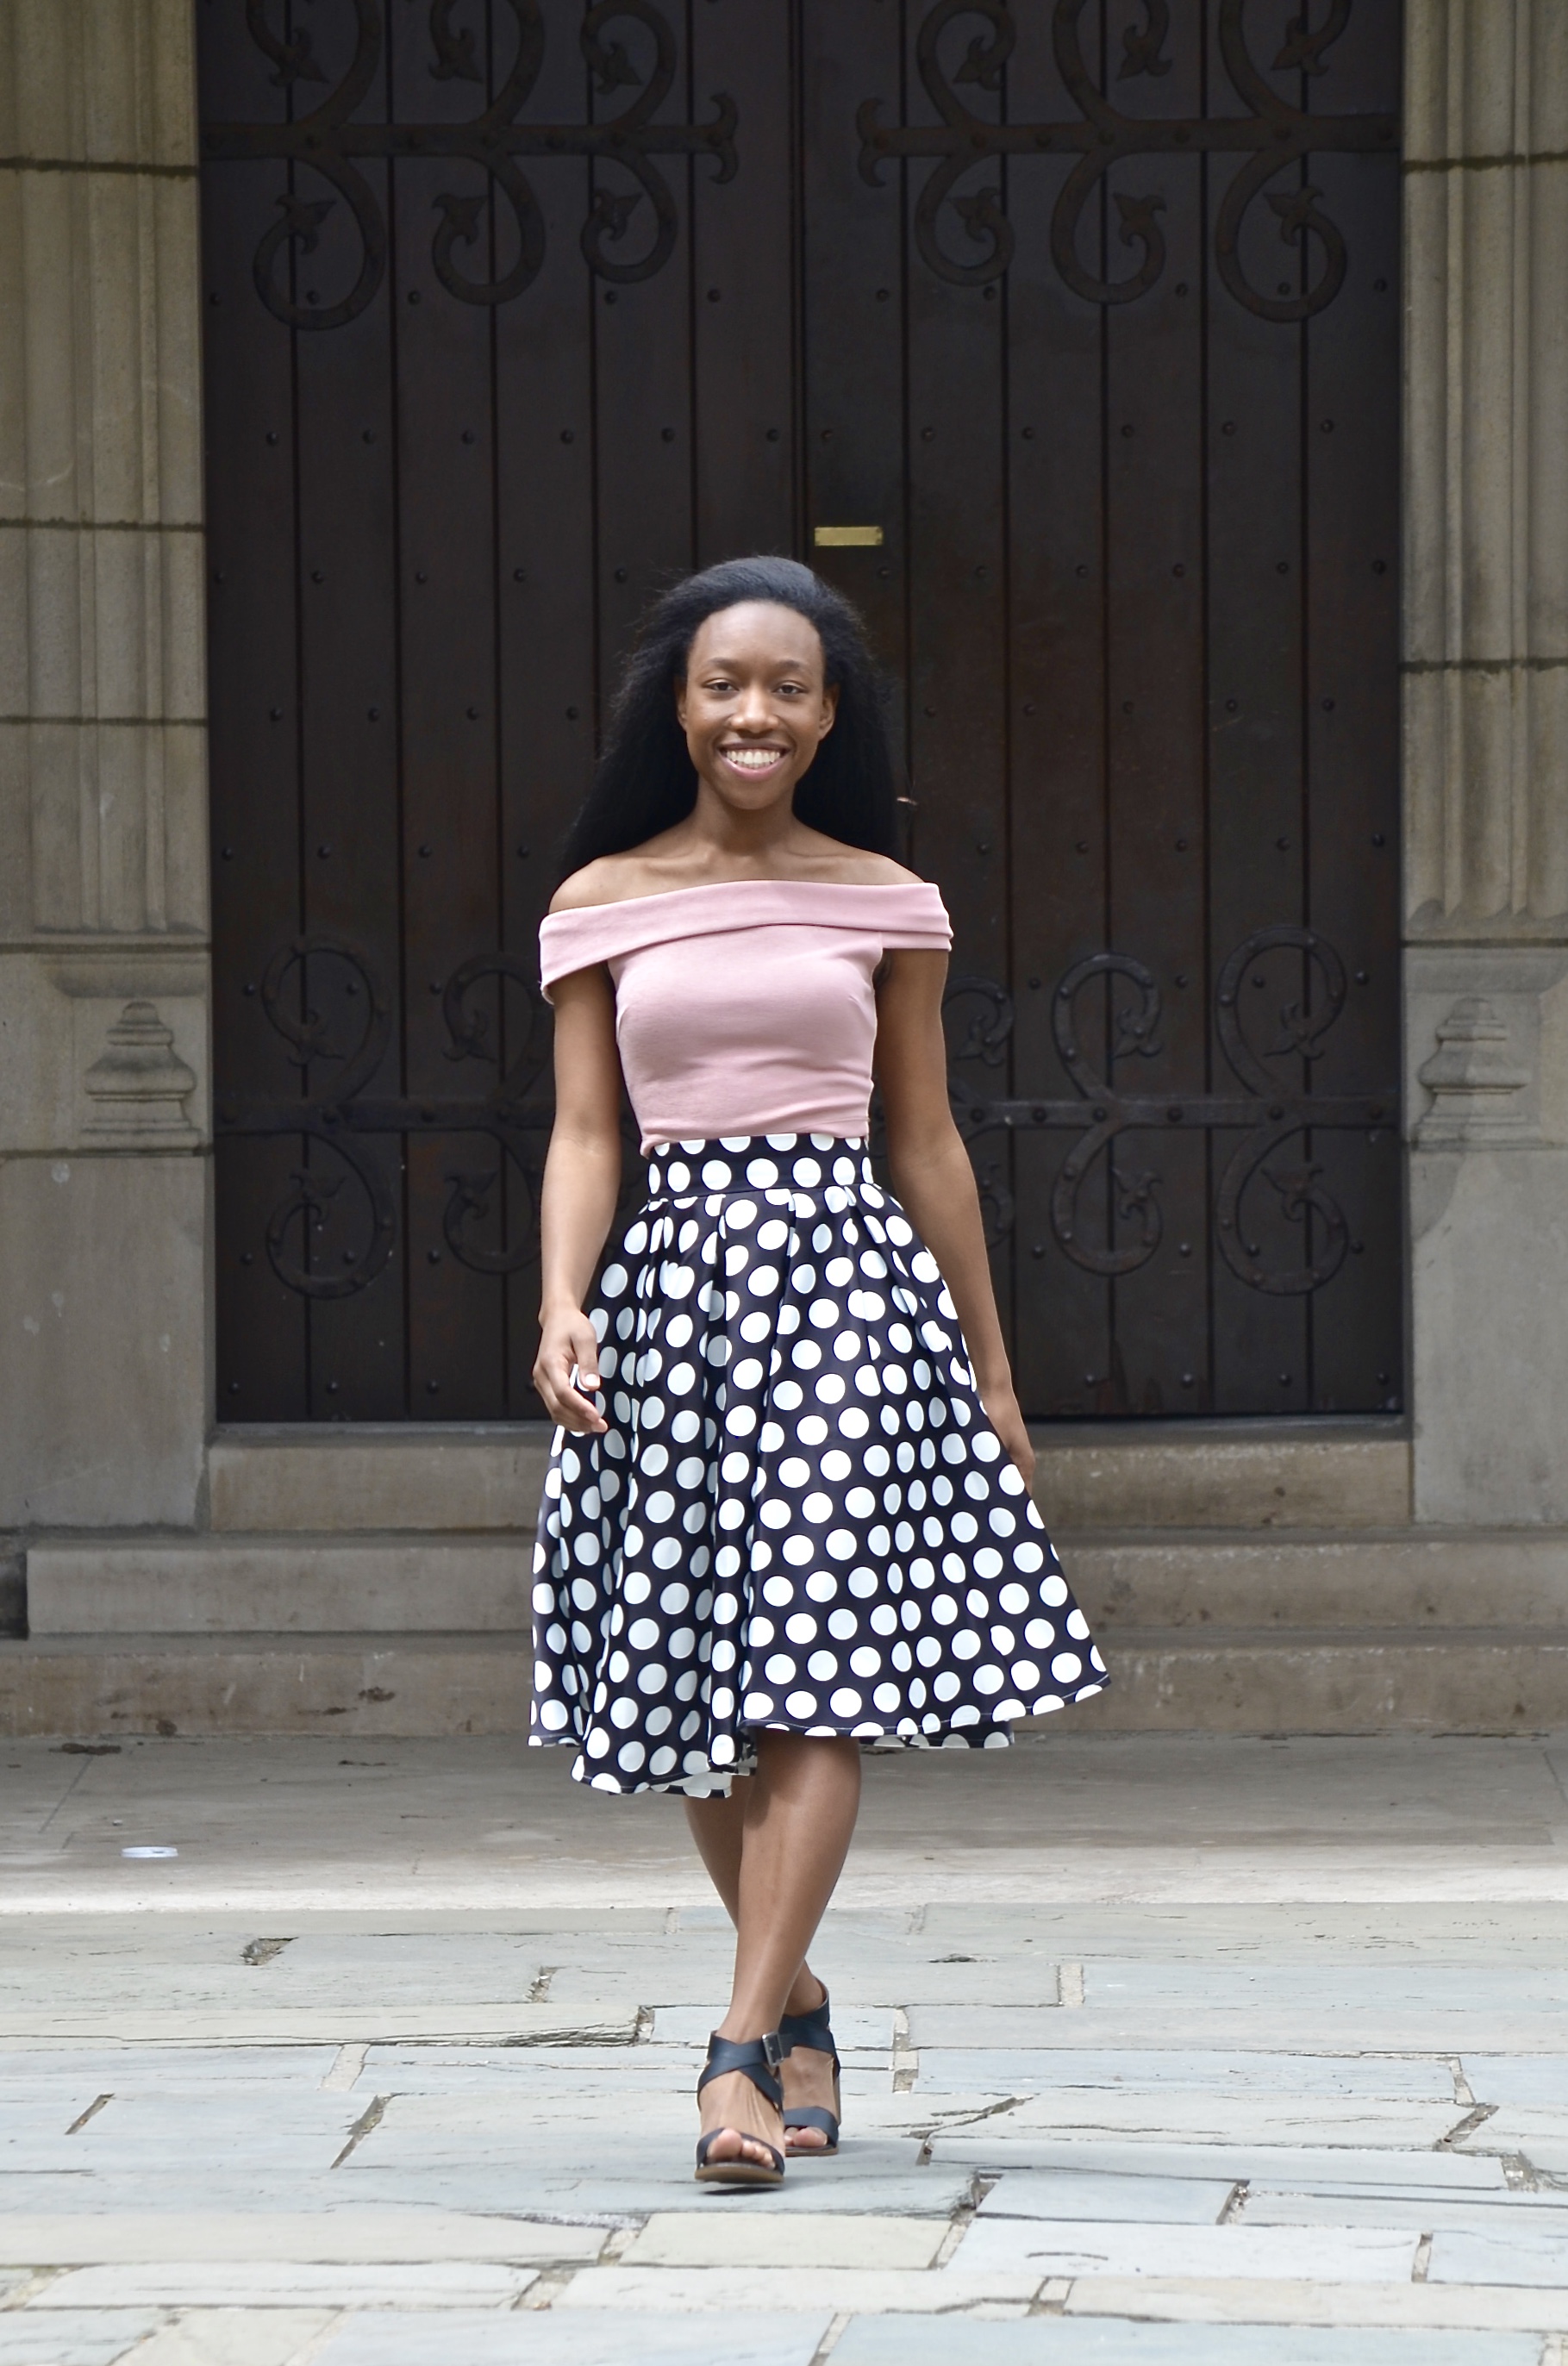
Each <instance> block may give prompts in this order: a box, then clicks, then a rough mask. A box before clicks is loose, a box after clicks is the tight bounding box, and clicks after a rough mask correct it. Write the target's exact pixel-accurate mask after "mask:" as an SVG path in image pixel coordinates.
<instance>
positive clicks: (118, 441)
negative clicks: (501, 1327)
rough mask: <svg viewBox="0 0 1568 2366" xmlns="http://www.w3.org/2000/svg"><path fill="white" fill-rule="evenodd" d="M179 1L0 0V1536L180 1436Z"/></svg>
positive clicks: (194, 583)
mask: <svg viewBox="0 0 1568 2366" xmlns="http://www.w3.org/2000/svg"><path fill="white" fill-rule="evenodd" d="M193 30H194V9H193V7H192V5H191V0H0V319H3V320H4V321H5V322H6V345H7V350H6V356H5V361H4V364H3V365H0V1528H13V1529H14V1528H17V1527H39V1526H49V1527H54V1526H60V1525H74V1524H92V1525H105V1526H115V1527H123V1526H137V1525H142V1524H146V1523H151V1522H159V1523H164V1522H175V1523H185V1522H189V1521H190V1520H191V1519H192V1518H193V1516H194V1515H195V1511H196V1506H197V1492H198V1488H199V1484H200V1476H201V1469H202V1455H203V1444H204V1437H205V1432H206V1425H207V1407H208V1392H209V1383H208V1369H209V1353H208V1344H207V1334H208V1314H207V1299H208V1290H207V1261H208V1251H207V1222H206V1201H207V1174H208V1162H207V1158H206V1155H205V1154H206V1151H207V1146H208V1140H209V1134H208V1113H207V1092H208V1087H207V1078H208V1074H209V1059H208V959H207V936H206V925H207V854H206V837H207V785H206V732H205V724H204V682H203V674H204V655H203V619H202V572H203V569H202V539H201V438H200V368H199V348H200V338H199V330H200V303H199V281H198V270H199V265H198V257H197V180H196V153H197V149H196V103H195V76H194V60H193V52H192V41H193Z"/></svg>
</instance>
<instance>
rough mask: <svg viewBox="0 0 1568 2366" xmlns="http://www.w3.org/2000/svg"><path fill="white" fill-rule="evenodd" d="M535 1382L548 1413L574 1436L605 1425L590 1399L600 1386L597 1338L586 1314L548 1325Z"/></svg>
mask: <svg viewBox="0 0 1568 2366" xmlns="http://www.w3.org/2000/svg"><path fill="white" fill-rule="evenodd" d="M534 1386H535V1387H536V1389H537V1390H538V1391H539V1394H540V1396H541V1397H542V1398H543V1400H544V1403H545V1410H546V1411H547V1413H548V1414H550V1416H551V1418H552V1419H553V1420H555V1421H558V1422H559V1424H560V1425H561V1427H562V1428H563V1429H566V1430H570V1432H571V1434H572V1436H573V1437H584V1436H588V1437H595V1436H599V1435H602V1434H603V1432H604V1431H605V1430H606V1429H608V1427H609V1423H608V1422H607V1421H606V1420H605V1418H604V1414H602V1413H601V1412H600V1410H599V1408H598V1406H597V1405H596V1404H594V1403H593V1402H592V1397H593V1395H594V1394H595V1393H597V1391H598V1389H599V1386H600V1372H599V1341H598V1337H597V1335H596V1334H595V1332H594V1329H593V1325H592V1324H591V1323H590V1322H589V1321H588V1320H587V1318H586V1317H585V1316H581V1315H580V1316H579V1317H578V1318H577V1320H576V1321H575V1322H573V1323H570V1324H565V1325H562V1326H561V1327H560V1328H559V1329H557V1328H556V1326H555V1325H554V1324H551V1325H550V1326H548V1328H547V1334H546V1336H545V1338H544V1340H543V1342H542V1343H541V1345H540V1348H539V1356H538V1360H537V1362H536V1364H535V1366H534Z"/></svg>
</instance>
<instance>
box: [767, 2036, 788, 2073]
mask: <svg viewBox="0 0 1568 2366" xmlns="http://www.w3.org/2000/svg"><path fill="white" fill-rule="evenodd" d="M762 2058H763V2060H764V2061H765V2062H766V2063H767V2066H768V2067H769V2069H770V2070H776V2069H778V2067H780V2065H781V2064H782V2062H783V2061H784V2042H783V2040H782V2039H781V2038H780V2036H779V2034H778V2031H777V2030H776V2029H770V2030H769V2031H767V2032H766V2034H764V2036H763V2038H762Z"/></svg>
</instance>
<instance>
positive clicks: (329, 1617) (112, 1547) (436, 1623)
mask: <svg viewBox="0 0 1568 2366" xmlns="http://www.w3.org/2000/svg"><path fill="white" fill-rule="evenodd" d="M532 1554H533V1538H532V1529H531V1526H530V1528H529V1529H528V1530H527V1531H525V1532H524V1533H521V1534H513V1535H505V1536H491V1537H479V1536H457V1537H434V1536H419V1535H415V1536H412V1537H411V1536H409V1535H407V1534H402V1535H391V1536H375V1535H369V1536H367V1535H364V1534H361V1535H357V1536H354V1537H344V1536H336V1537H333V1536H325V1537H321V1536H308V1535H299V1536H286V1537H278V1536H276V1535H275V1536H260V1537H246V1536H189V1535H175V1536H157V1535H146V1534H142V1535H138V1536H134V1537H123V1538H103V1537H95V1538H92V1539H90V1540H88V1539H85V1538H78V1539H75V1540H67V1539H64V1538H54V1539H51V1540H49V1541H47V1542H45V1543H41V1544H35V1545H33V1546H31V1547H29V1549H28V1556H27V1571H28V1632H29V1633H30V1634H32V1635H33V1636H35V1637H40V1638H41V1637H48V1636H66V1635H100V1636H101V1635H146V1634H165V1635H234V1636H240V1635H249V1634H256V1633H262V1634H310V1633H316V1632H325V1633H329V1634H338V1635H344V1634H355V1633H358V1634H364V1635H366V1636H373V1635H377V1634H381V1633H393V1634H409V1633H413V1632H416V1631H418V1630H420V1629H423V1628H430V1629H439V1630H443V1631H446V1632H452V1631H455V1630H462V1631H466V1632H470V1633H472V1634H473V1635H474V1636H475V1638H476V1645H477V1641H478V1638H479V1636H480V1635H481V1634H484V1633H490V1632H497V1631H501V1632H504V1631H507V1630H516V1629H520V1628H525V1627H526V1626H527V1624H528V1620H529V1616H530V1612H529V1576H530V1569H531V1562H532Z"/></svg>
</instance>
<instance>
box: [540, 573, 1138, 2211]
mask: <svg viewBox="0 0 1568 2366" xmlns="http://www.w3.org/2000/svg"><path fill="white" fill-rule="evenodd" d="M893 820H894V795H893V783H892V769H891V765H890V763H889V760H888V755H887V749H886V740H885V738H884V737H883V732H882V726H881V717H880V711H879V708H878V704H877V695H876V685H875V682H874V676H873V673H872V670H871V666H870V664H869V661H868V659H867V658H866V656H865V652H864V649H863V644H862V641H861V637H860V632H859V627H858V625H857V622H856V619H855V617H854V615H853V614H852V611H851V610H850V609H849V608H848V606H847V605H846V603H844V602H843V601H841V600H840V599H839V598H838V597H837V595H836V594H834V593H833V592H831V591H829V590H828V589H827V587H826V586H825V585H823V584H822V583H820V582H819V581H818V579H817V578H816V577H815V576H814V575H812V574H811V573H810V571H809V570H808V569H806V568H804V567H800V566H798V565H796V564H795V562H793V561H791V560H785V559H748V560H740V561H737V562H733V563H731V564H730V565H728V566H726V567H721V568H715V569H710V570H708V572H707V573H706V574H704V575H699V576H694V577H692V578H691V579H690V580H688V581H687V582H685V583H683V584H682V585H680V586H678V587H677V589H676V590H675V591H672V592H671V594H669V596H668V597H667V598H666V599H665V600H664V601H663V602H662V603H660V606H659V607H658V608H657V609H656V610H655V611H654V614H653V615H652V617H651V619H650V620H649V626H648V629H647V631H646V632H645V634H644V637H643V639H642V641H641V643H640V644H639V647H638V649H637V655H636V657H635V658H634V659H633V662H632V665H631V667H630V669H629V670H628V674H627V679H626V684H625V686H624V688H623V691H622V693H621V697H620V700H619V702H618V704H617V707H616V712H615V725H614V729H613V733H612V737H611V741H610V745H609V747H608V749H607V750H606V754H605V758H604V764H603V765H602V767H601V770H600V773H599V776H598V779H597V782H596V783H595V786H594V790H593V794H592V797H591V798H590V800H589V802H588V804H587V806H585V808H584V811H583V813H582V815H581V817H580V819H579V821H578V824H577V827H576V829H575V831H574V833H573V836H572V839H571V841H570V856H569V859H570V862H571V865H572V867H571V870H570V875H569V876H568V877H567V878H566V879H565V880H564V881H563V882H562V884H561V885H560V887H559V888H558V891H557V893H556V896H555V899H554V902H553V903H552V906H551V908H550V913H549V916H548V917H547V918H546V920H545V922H544V924H543V927H542V929H541V930H540V950H541V960H542V972H543V980H544V987H545V991H546V993H547V995H548V996H549V997H550V999H551V1000H552V1001H553V1003H554V1004H555V1007H556V1080H557V1095H556V1109H557V1116H556V1124H555V1131H554V1133H553V1134H552V1136H551V1141H550V1150H549V1157H548V1161H547V1166H546V1172H545V1188H544V1197H543V1207H542V1230H543V1280H544V1295H543V1303H542V1306H541V1311H540V1326H541V1333H542V1337H541V1343H540V1348H539V1357H538V1361H537V1364H536V1368H535V1381H536V1386H537V1388H538V1391H539V1393H540V1395H541V1397H542V1398H543V1399H544V1402H545V1403H546V1405H547V1408H548V1410H549V1411H550V1413H551V1414H553V1415H554V1417H555V1418H556V1420H557V1421H558V1423H559V1425H560V1428H559V1430H558V1434H557V1439H556V1448H555V1452H554V1456H553V1458H552V1463H551V1469H550V1473H549V1478H548V1482H547V1493H546V1501H545V1505H544V1510H543V1514H542V1516H541V1519H540V1523H539V1542H538V1546H537V1549H536V1563H535V1577H536V1583H535V1594H534V1608H535V1670H536V1673H535V1720H534V1722H535V1731H534V1739H535V1740H536V1741H539V1742H570V1743H572V1744H574V1745H575V1747H576V1748H577V1751H578V1753H579V1754H578V1759H577V1764H576V1767H575V1769H574V1772H575V1773H576V1775H578V1778H579V1779H580V1780H584V1781H587V1782H588V1783H590V1784H591V1785H592V1786H594V1787H595V1788H596V1789H601V1790H608V1791H618V1792H626V1791H643V1790H650V1789H652V1790H682V1791H684V1792H685V1793H686V1795H687V1812H688V1815H689V1818H690V1820H691V1823H692V1828H693V1831H694V1837H695V1839H696V1842H697V1846H698V1848H699V1850H700V1851H701V1853H702V1855H703V1858H704V1861H705V1864H706V1865H707V1867H708V1870H709V1872H710V1873H711V1875H712V1876H713V1879H714V1882H715V1885H716V1887H717V1889H718V1891H719V1894H720V1896H721V1897H722V1898H723V1899H724V1902H725V1905H726V1906H727V1908H728V1910H729V1912H730V1914H731V1916H732V1917H733V1919H734V1921H735V1922H736V1925H737V1931H738V1943H737V1949H736V1967H735V1983H734V1989H733V1992H732V1996H731V2001H730V2009H729V2011H728V2014H727V2015H726V2017H725V2020H724V2022H723V2024H722V2026H721V2028H720V2029H719V2030H717V2031H716V2033H715V2034H714V2039H713V2043H712V2046H711V2048H710V2052H709V2058H708V2064H707V2067H706V2069H705V2072H704V2075H703V2078H702V2079H701V2080H700V2081H699V2087H698V2092H699V2095H700V2096H701V2099H702V2106H703V2125H704V2134H703V2136H702V2140H701V2142H700V2143H699V2146H698V2148H697V2174H698V2176H699V2177H702V2178H706V2179H712V2180H717V2181H720V2182H723V2183H728V2184H776V2183H777V2182H778V2181H779V2180H780V2179H781V2178H782V2176H783V2174H784V2149H783V2146H784V2145H787V2146H788V2148H789V2149H790V2150H793V2151H796V2152H807V2151H816V2152H824V2151H826V2152H831V2151H834V2150H836V2148H837V2145H838V2135H839V2111H840V2096H839V2089H838V2078H837V2073H838V2056H837V2053H836V2050H835V2048H834V2044H833V2035H832V2030H831V2026H830V2023H829V2018H828V1998H827V1991H826V1989H824V1988H823V1987H822V1985H821V1983H820V1982H819V1981H818V1978H817V1977H816V1976H815V1974H814V1973H813V1972H812V1971H811V1969H810V1967H809V1966H808V1965H807V1960H806V1955H807V1947H808V1945H809V1944H810V1942H811V1940H812V1937H813V1935H814V1933H815V1932H816V1929H817V1925H818V1921H819V1919H820V1916H821V1914H822V1911H823V1909H824V1908H825V1907H826V1905H827V1903H828V1900H829V1898H830V1897H831V1895H832V1891H833V1887H834V1885H835V1883H836V1882H837V1880H838V1877H839V1873H840V1868H841V1866H842V1864H843V1859H844V1855H845V1853H846V1851H847V1849H848V1847H849V1843H850V1839H851V1835H852V1831H853V1829H854V1820H855V1812H856V1808H857V1805H858V1800H859V1785H860V1757H859V1752H860V1745H862V1744H863V1743H866V1742H872V1741H874V1742H879V1743H883V1744H885V1745H886V1744H897V1743H902V1744H905V1745H907V1746H908V1745H913V1746H917V1747H919V1746H925V1747H931V1746H933V1745H934V1746H943V1747H958V1748H985V1749H995V1748H1002V1747H1005V1746H1006V1744H1007V1741H1008V1739H1009V1729H1010V1724H1011V1722H1012V1721H1013V1720H1014V1719H1016V1718H1021V1717H1025V1716H1031V1715H1039V1714H1042V1713H1043V1712H1045V1711H1047V1710H1051V1709H1056V1708H1061V1707H1064V1706H1065V1705H1066V1703H1067V1702H1068V1701H1070V1700H1081V1699H1084V1698H1087V1697H1088V1696H1089V1695H1091V1694H1093V1693H1096V1692H1098V1691H1100V1688H1101V1686H1102V1685H1103V1684H1104V1683H1105V1681H1106V1679H1105V1669H1104V1663H1103V1662H1102V1661H1101V1660H1100V1655H1099V1653H1098V1652H1097V1651H1096V1650H1095V1648H1094V1645H1093V1642H1092V1640H1091V1639H1090V1638H1089V1629H1088V1627H1087V1625H1086V1624H1085V1621H1084V1618H1083V1615H1082V1613H1081V1612H1080V1611H1079V1609H1078V1608H1077V1604H1076V1603H1075V1602H1074V1600H1073V1597H1072V1595H1071V1594H1070V1592H1069V1591H1068V1588H1067V1584H1066V1580H1065V1578H1064V1577H1063V1575H1062V1572H1061V1570H1060V1567H1059V1565H1058V1563H1057V1561H1056V1559H1055V1554H1054V1553H1053V1552H1052V1550H1051V1546H1050V1542H1049V1539H1048V1538H1046V1536H1045V1533H1044V1530H1043V1527H1042V1525H1041V1521H1040V1515H1039V1514H1038V1512H1037V1511H1036V1510H1035V1508H1034V1506H1033V1504H1032V1502H1031V1501H1030V1498H1029V1490H1028V1482H1029V1478H1030V1474H1031V1471H1032V1464H1033V1453H1032V1448H1031V1446H1030V1442H1029V1435H1028V1432H1027V1430H1026V1428H1025V1426H1024V1423H1023V1418H1022V1415H1021V1413H1020V1410H1019V1405H1018V1400H1017V1397H1016V1396H1015V1394H1014V1392H1013V1386H1012V1380H1011V1375H1010V1370H1009V1367H1008V1360H1007V1357H1006V1354H1005V1351H1004V1349H1003V1346H1002V1338H1001V1330H1000V1325H999V1324H998V1319H997V1310H996V1305H995V1301H994V1300H993V1298H992V1294H991V1286H990V1278H989V1273H988V1269H987V1258H986V1247H985V1241H984V1236H983V1234H982V1229H981V1223H980V1213H979V1206H978V1202H977V1200H976V1189H975V1179H974V1176H973V1173H972V1171H971V1168H970V1166H969V1161H968V1157H967V1155H966V1154H965V1152H964V1145H963V1144H962V1142H961V1141H960V1139H959V1136H958V1133H957V1132H956V1130H955V1128H954V1126H953V1117H952V1113H951V1110H950V1108H949V1105H948V1098H947V1084H946V1064H945V1056H944V1050H943V1044H942V1021H941V1011H942V985H943V980H944V976H945V973H946V967H947V948H948V944H949V941H950V936H951V930H950V928H949V924H948V918H947V914H946V912H945V910H944V909H943V907H942V898H941V896H940V895H939V893H938V892H937V890H936V888H935V887H934V886H932V885H931V884H929V883H928V882H927V881H925V880H922V879H919V878H917V877H916V876H915V875H914V874H913V873H911V872H908V871H907V870H905V869H904V868H903V867H902V866H901V865H900V864H899V863H897V862H895V861H894V860H893V859H892V855H891V852H890V851H889V850H890V847H891V844H892V840H893ZM873 1076H875V1078H876V1080H877V1082H878V1084H879V1086H880V1088H881V1092H882V1098H883V1103H884V1108H885V1110H886V1126H887V1148H888V1164H889V1167H890V1169H891V1172H892V1177H893V1180H894V1184H895V1186H896V1189H897V1194H898V1197H897V1199H894V1198H892V1197H890V1196H889V1195H888V1194H887V1193H886V1191H884V1190H883V1189H881V1188H880V1186H879V1185H878V1183H877V1181H876V1179H875V1177H874V1175H873V1172H872V1168H871V1164H870V1161H869V1158H868V1156H867V1155H866V1144H865V1134H866V1124H867V1103H868V1100H869V1097H870V1092H871V1086H872V1080H873ZM623 1078H624V1081H625V1084H626V1088H627V1090H628V1091H629V1093H630V1096H631V1099H632V1104H633V1107H634V1108H635V1110H636V1111H637V1119H638V1122H639V1125H640V1127H641V1131H642V1142H643V1149H644V1150H645V1152H647V1153H648V1154H649V1161H650V1163H649V1198H648V1200H647V1203H646V1205H645V1206H644V1207H643V1208H642V1209H641V1210H640V1211H638V1212H637V1215H636V1217H635V1218H634V1220H633V1222H631V1224H630V1225H629V1226H628V1228H627V1230H626V1234H625V1235H624V1237H623V1238H622V1240H621V1242H620V1244H619V1245H618V1248H617V1250H616V1253H615V1256H614V1257H613V1258H612V1260H611V1262H610V1263H609V1264H608V1265H607V1266H606V1267H605V1268H604V1271H603V1273H602V1274H601V1276H600V1280H599V1290H598V1300H599V1302H598V1304H596V1305H595V1306H594V1307H593V1308H592V1312H585V1311H584V1307H585V1300H586V1297H587V1293H588V1287H589V1283H590V1281H591V1280H592V1274H593V1269H594V1267H595V1264H596V1263H597V1261H598V1258H599V1256H600V1254H601V1251H602V1250H603V1248H604V1240H605V1236H606V1234H607V1232H608V1230H609V1225H610V1222H611V1218H612V1216H613V1214H614V1211H615V1200H616V1193H617V1189H618V1184H619V1174H620V1139H619V1131H618V1115H619V1103H620V1092H621V1086H622V1081H623ZM781 2071H782V2073H783V2076H782V2079H781V2077H780V2075H779V2074H780V2072H781ZM786 2132H787V2133H786Z"/></svg>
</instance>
